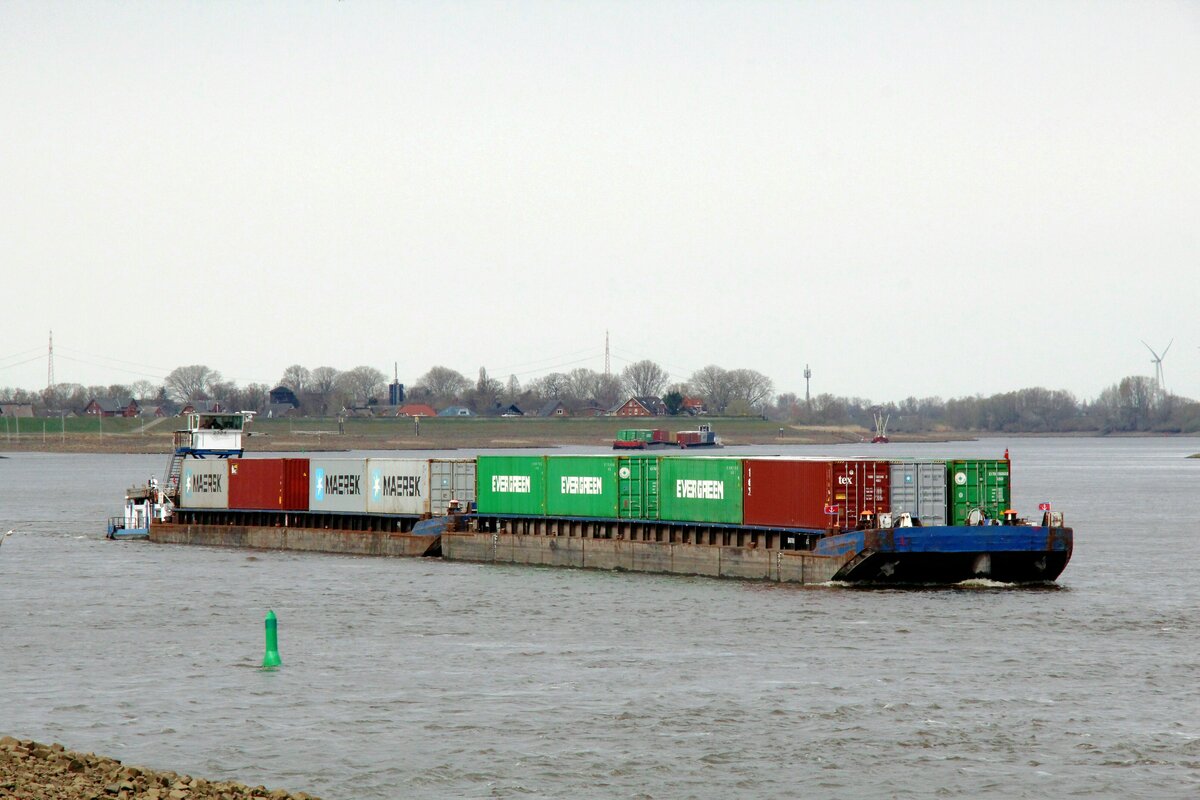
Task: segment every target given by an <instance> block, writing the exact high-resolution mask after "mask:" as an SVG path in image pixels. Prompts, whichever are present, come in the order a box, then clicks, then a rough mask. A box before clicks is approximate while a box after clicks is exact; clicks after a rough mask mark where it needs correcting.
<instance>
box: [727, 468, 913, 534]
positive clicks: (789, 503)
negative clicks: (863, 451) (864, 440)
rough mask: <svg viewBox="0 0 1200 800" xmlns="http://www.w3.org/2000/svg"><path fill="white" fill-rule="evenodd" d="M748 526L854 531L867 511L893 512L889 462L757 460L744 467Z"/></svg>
mask: <svg viewBox="0 0 1200 800" xmlns="http://www.w3.org/2000/svg"><path fill="white" fill-rule="evenodd" d="M744 471H745V482H746V524H747V525H764V526H768V527H777V528H812V529H823V528H831V527H839V528H852V527H854V526H855V525H856V524H857V523H858V516H859V514H860V513H861V512H863V511H871V512H874V513H878V512H880V511H887V510H888V506H889V504H890V502H891V501H890V498H889V497H888V487H889V485H890V484H891V474H890V471H889V468H888V462H886V461H870V460H859V461H829V460H810V459H783V458H761V459H758V458H755V459H746V460H745V462H744Z"/></svg>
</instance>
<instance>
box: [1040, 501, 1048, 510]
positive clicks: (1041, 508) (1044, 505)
mask: <svg viewBox="0 0 1200 800" xmlns="http://www.w3.org/2000/svg"><path fill="white" fill-rule="evenodd" d="M1049 510H1050V504H1049V503H1038V511H1049Z"/></svg>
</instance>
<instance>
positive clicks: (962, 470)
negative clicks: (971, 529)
mask: <svg viewBox="0 0 1200 800" xmlns="http://www.w3.org/2000/svg"><path fill="white" fill-rule="evenodd" d="M947 467H948V471H949V484H950V524H951V525H965V524H966V522H967V516H968V515H969V514H970V513H971V510H972V509H975V508H981V509H983V513H984V515H985V516H987V518H988V519H1000V517H1001V515H1002V514H1003V513H1004V510H1005V509H1007V508H1011V507H1012V485H1011V481H1010V478H1011V476H1010V475H1009V465H1008V461H1006V460H1004V459H999V460H995V461H989V460H978V459H971V460H960V461H950V462H948V463H947Z"/></svg>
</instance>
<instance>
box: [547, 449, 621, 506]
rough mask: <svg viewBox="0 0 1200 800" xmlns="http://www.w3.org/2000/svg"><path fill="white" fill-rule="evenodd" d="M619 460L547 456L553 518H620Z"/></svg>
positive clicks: (549, 501)
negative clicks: (618, 516) (618, 515)
mask: <svg viewBox="0 0 1200 800" xmlns="http://www.w3.org/2000/svg"><path fill="white" fill-rule="evenodd" d="M617 503H618V492H617V458H616V457H614V456H547V457H546V514H547V515H548V516H551V517H603V518H606V519H611V518H615V517H616V516H617Z"/></svg>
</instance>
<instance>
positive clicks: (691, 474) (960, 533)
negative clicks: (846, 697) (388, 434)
mask: <svg viewBox="0 0 1200 800" xmlns="http://www.w3.org/2000/svg"><path fill="white" fill-rule="evenodd" d="M203 422H204V421H203V420H202V419H196V420H193V421H192V422H191V423H190V426H191V425H203ZM223 429H224V430H229V428H228V427H225V428H223ZM237 430H238V432H239V439H240V427H238V428H237ZM183 433H187V434H189V435H187V436H185V437H184V438H185V439H186V440H187V441H188V442H190V443H191V444H192V445H193V447H192V450H193V452H188V453H181V452H179V448H177V452H176V453H175V454H173V456H172V461H171V464H170V466H169V469H168V480H167V482H166V483H167V487H168V491H169V492H170V502H169V503H168V504H167V505H168V506H169V507H168V508H167V509H166V510H165V511H164V513H162V514H160V515H157V516H155V517H154V519H153V520H152V522H151V523H150V525H149V539H150V540H151V541H153V542H158V543H164V544H192V545H210V546H225V547H251V548H265V549H287V550H305V551H312V552H330V553H344V554H353V555H388V556H407V557H438V558H444V559H448V560H457V561H473V562H487V563H506V564H530V565H541V566H567V567H576V568H584V569H612V570H628V571H633V572H660V573H672V574H686V575H708V576H714V577H733V578H745V579H757V580H767V581H780V582H795V583H804V584H811V583H825V582H828V581H845V582H847V583H860V584H951V583H957V582H961V581H964V580H970V579H977V578H987V579H990V580H994V581H1000V582H1006V583H1029V582H1036V583H1042V582H1047V581H1054V580H1055V579H1057V578H1058V576H1059V575H1060V574H1061V573H1062V571H1063V570H1064V569H1065V568H1066V565H1067V563H1068V562H1069V560H1070V558H1071V553H1072V549H1073V531H1072V530H1071V529H1070V528H1068V527H1066V526H1065V524H1064V522H1063V516H1062V514H1061V512H1057V511H1052V510H1051V509H1050V506H1049V504H1048V503H1047V504H1042V506H1041V508H1040V509H1039V510H1040V511H1041V512H1042V515H1041V518H1040V520H1038V522H1037V523H1036V524H1034V523H1031V522H1029V521H1027V520H1024V519H1021V518H1019V515H1018V514H1017V512H1015V511H1014V510H1012V507H1011V506H1012V497H1011V462H1010V461H1009V459H1008V458H1007V453H1006V454H1005V456H1006V457H1005V458H1003V459H994V460H986V459H944V460H938V459H924V460H896V459H892V460H883V459H831V458H824V459H822V458H781V457H766V458H752V457H734V458H727V457H712V456H683V455H674V456H671V455H658V454H650V453H615V454H611V455H587V456H580V455H481V456H478V457H475V458H460V459H434V458H424V459H421V458H383V457H369V458H358V459H347V458H324V457H311V458H241V457H239V456H240V446H239V447H237V448H233V449H230V448H229V447H228V446H226V447H225V448H224V449H223V450H222V451H221V455H220V456H218V457H216V458H212V457H204V456H206V455H207V454H206V453H205V452H204V448H203V447H201V448H200V449H199V452H196V447H195V446H194V445H195V442H196V436H195V435H194V434H195V431H188V432H183ZM223 435H226V436H227V435H228V434H223ZM224 444H225V445H228V444H229V443H228V442H226V443H224ZM238 444H239V445H240V441H239V442H238ZM235 451H236V454H235ZM172 476H174V477H173V479H172Z"/></svg>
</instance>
